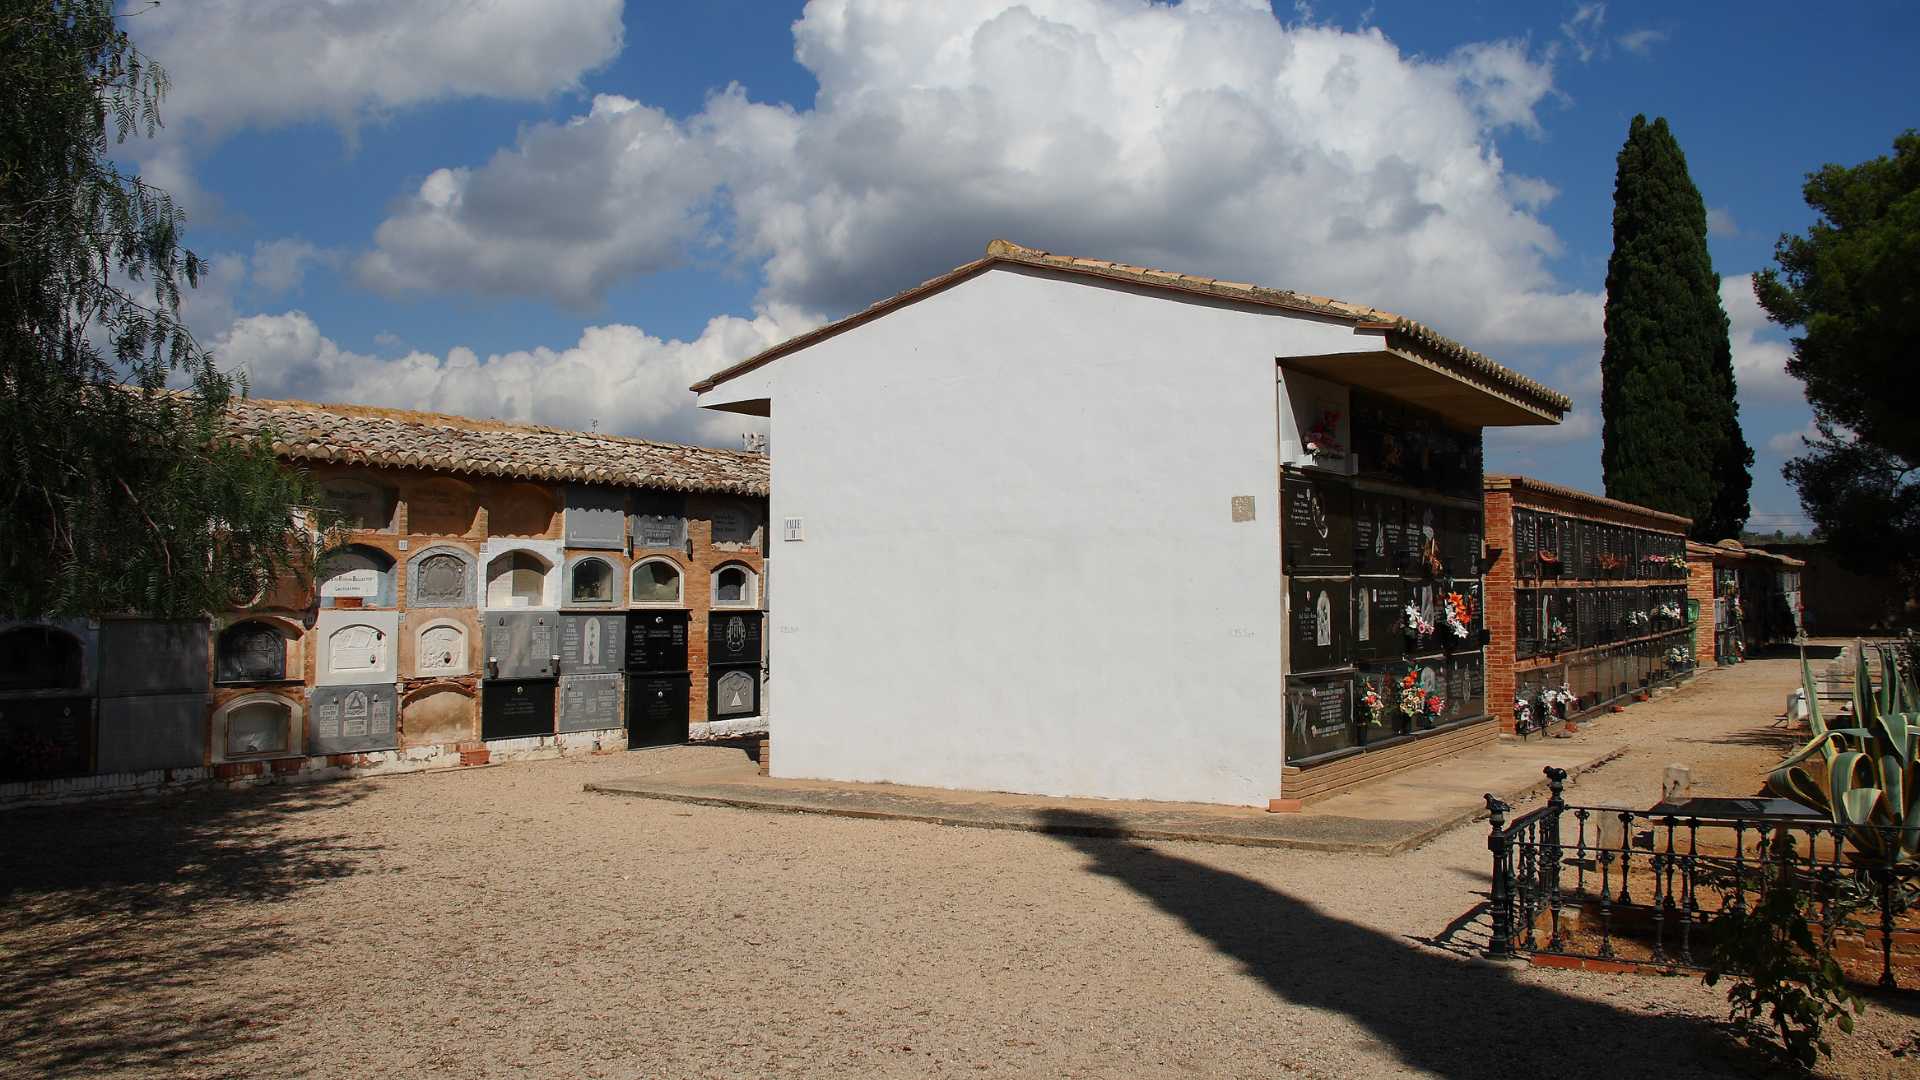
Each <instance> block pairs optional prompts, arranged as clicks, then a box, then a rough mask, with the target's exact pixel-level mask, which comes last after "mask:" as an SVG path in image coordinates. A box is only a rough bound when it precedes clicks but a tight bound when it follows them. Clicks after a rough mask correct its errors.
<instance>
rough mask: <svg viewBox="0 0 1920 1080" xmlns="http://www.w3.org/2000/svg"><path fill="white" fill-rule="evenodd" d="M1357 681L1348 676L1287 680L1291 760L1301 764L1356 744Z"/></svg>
mask: <svg viewBox="0 0 1920 1080" xmlns="http://www.w3.org/2000/svg"><path fill="white" fill-rule="evenodd" d="M1354 741H1355V740H1354V730H1353V680H1352V678H1351V677H1350V676H1347V675H1331V676H1321V677H1318V678H1307V679H1288V680H1287V760H1288V761H1289V762H1300V761H1305V760H1308V759H1311V758H1316V757H1320V756H1323V755H1325V754H1331V753H1335V752H1337V751H1340V750H1345V749H1347V748H1349V747H1351V746H1353V744H1354Z"/></svg>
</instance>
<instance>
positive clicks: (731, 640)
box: [707, 611, 761, 664]
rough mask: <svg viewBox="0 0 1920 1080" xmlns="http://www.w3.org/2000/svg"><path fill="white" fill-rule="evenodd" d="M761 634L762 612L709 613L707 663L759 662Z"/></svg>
mask: <svg viewBox="0 0 1920 1080" xmlns="http://www.w3.org/2000/svg"><path fill="white" fill-rule="evenodd" d="M760 633H761V626H760V612H758V611H715V612H712V613H711V614H709V615H708V616H707V663H708V664H755V663H759V661H760Z"/></svg>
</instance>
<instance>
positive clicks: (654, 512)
mask: <svg viewBox="0 0 1920 1080" xmlns="http://www.w3.org/2000/svg"><path fill="white" fill-rule="evenodd" d="M628 506H629V507H630V508H631V517H632V527H633V546H634V548H635V549H636V550H637V549H640V548H650V549H655V550H668V551H679V550H684V549H685V548H686V546H687V498H686V496H684V495H670V494H667V493H665V492H656V491H637V492H634V493H633V496H632V498H631V499H630V500H629V501H628Z"/></svg>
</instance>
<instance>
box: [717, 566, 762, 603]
mask: <svg viewBox="0 0 1920 1080" xmlns="http://www.w3.org/2000/svg"><path fill="white" fill-rule="evenodd" d="M713 603H714V605H715V606H716V607H752V606H753V603H754V590H753V572H752V571H751V570H748V569H747V568H746V567H744V566H723V567H721V568H720V569H718V570H716V571H714V573H713Z"/></svg>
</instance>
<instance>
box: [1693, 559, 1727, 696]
mask: <svg viewBox="0 0 1920 1080" xmlns="http://www.w3.org/2000/svg"><path fill="white" fill-rule="evenodd" d="M1687 599H1689V600H1698V601H1700V621H1699V622H1698V623H1695V624H1694V627H1693V659H1694V661H1695V662H1696V663H1698V664H1699V665H1700V667H1701V669H1702V670H1705V669H1707V668H1711V667H1712V666H1713V665H1714V664H1715V663H1717V662H1718V661H1719V656H1718V653H1717V652H1716V651H1715V650H1716V646H1717V645H1718V644H1719V639H1718V638H1716V637H1714V634H1713V556H1711V555H1696V554H1694V553H1693V552H1691V551H1689V552H1687Z"/></svg>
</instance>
